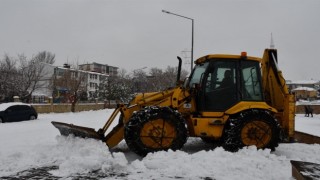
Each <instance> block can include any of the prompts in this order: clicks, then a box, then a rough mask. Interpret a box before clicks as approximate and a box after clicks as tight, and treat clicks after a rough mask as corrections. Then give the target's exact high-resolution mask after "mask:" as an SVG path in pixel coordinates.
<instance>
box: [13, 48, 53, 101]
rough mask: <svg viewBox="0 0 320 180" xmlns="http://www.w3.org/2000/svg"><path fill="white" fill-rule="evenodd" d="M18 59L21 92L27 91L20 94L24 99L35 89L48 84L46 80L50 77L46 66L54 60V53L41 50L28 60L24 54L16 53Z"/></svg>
mask: <svg viewBox="0 0 320 180" xmlns="http://www.w3.org/2000/svg"><path fill="white" fill-rule="evenodd" d="M18 59H19V61H20V68H19V69H20V74H21V75H22V78H21V84H20V85H21V92H28V93H26V94H21V98H22V99H25V98H27V97H30V96H31V94H32V93H33V92H34V91H35V90H37V89H41V88H45V87H46V86H48V84H47V83H46V82H47V81H48V79H49V78H50V77H49V72H48V70H47V69H46V67H47V66H48V65H52V64H53V63H54V62H55V55H54V54H52V53H50V52H47V51H42V52H39V53H38V54H37V55H36V56H34V57H33V58H32V59H31V60H28V59H27V58H26V57H25V56H24V55H18Z"/></svg>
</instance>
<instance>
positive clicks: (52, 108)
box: [32, 103, 116, 113]
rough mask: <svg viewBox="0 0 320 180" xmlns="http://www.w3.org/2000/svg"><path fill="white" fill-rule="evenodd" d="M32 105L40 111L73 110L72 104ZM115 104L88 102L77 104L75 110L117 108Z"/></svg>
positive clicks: (61, 111)
mask: <svg viewBox="0 0 320 180" xmlns="http://www.w3.org/2000/svg"><path fill="white" fill-rule="evenodd" d="M32 106H33V107H34V108H35V109H36V110H37V112H38V113H51V112H55V113H64V112H71V104H32ZM115 107H116V105H115V104H111V105H107V104H104V103H91V104H89V103H86V104H76V107H75V111H76V112H79V111H90V110H99V109H105V108H115Z"/></svg>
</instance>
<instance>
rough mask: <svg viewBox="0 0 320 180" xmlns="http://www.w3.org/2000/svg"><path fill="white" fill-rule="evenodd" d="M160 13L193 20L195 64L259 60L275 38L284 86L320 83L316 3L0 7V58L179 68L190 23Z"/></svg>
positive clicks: (67, 2)
mask: <svg viewBox="0 0 320 180" xmlns="http://www.w3.org/2000/svg"><path fill="white" fill-rule="evenodd" d="M162 9H164V10H167V11H171V12H173V13H176V14H180V15H183V16H187V17H190V18H193V19H194V20H195V27H194V28H195V29H194V30H195V31H194V59H197V58H199V57H201V56H204V55H207V54H215V53H219V54H220V53H230V54H240V52H241V51H247V52H248V55H251V56H258V57H261V56H262V54H263V51H264V49H265V48H268V47H269V46H270V36H271V33H272V34H273V38H274V42H275V46H276V48H277V49H278V56H279V66H280V68H281V69H282V71H283V73H284V75H285V78H286V79H290V80H310V79H316V80H319V79H320V70H319V65H320V62H319V60H320V58H319V57H318V54H317V53H318V52H320V21H319V17H320V1H319V0H223V1H222V0H121V1H120V0H0V23H1V26H0V27H1V28H0V56H2V57H3V55H4V54H9V55H10V56H16V55H17V54H21V53H24V54H25V55H26V56H27V57H32V56H33V55H35V54H36V53H38V52H40V51H44V50H46V51H50V52H52V53H54V54H55V55H56V63H55V65H57V66H60V65H62V64H63V63H65V62H69V63H75V62H79V63H86V62H98V63H103V64H108V65H111V66H117V67H119V68H124V69H126V70H127V71H129V72H130V71H132V70H134V69H139V68H142V67H145V66H147V67H148V68H151V67H158V68H162V69H164V68H166V67H167V66H168V65H169V66H176V65H177V64H178V61H177V60H176V56H183V54H182V51H185V50H186V51H190V49H191V20H188V19H183V18H181V17H177V16H173V15H169V14H165V13H162V12H161V10H162ZM189 56H190V55H189ZM184 60H185V61H184V64H183V66H184V69H187V70H189V69H190V59H187V58H184ZM187 63H189V64H187Z"/></svg>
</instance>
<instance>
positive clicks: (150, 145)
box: [124, 106, 188, 156]
mask: <svg viewBox="0 0 320 180" xmlns="http://www.w3.org/2000/svg"><path fill="white" fill-rule="evenodd" d="M187 136H188V133H187V128H186V126H185V121H184V119H183V118H182V116H181V114H180V113H179V112H176V111H174V110H172V109H171V108H169V107H157V106H150V107H146V108H144V109H142V110H140V111H138V112H136V113H135V114H133V115H132V117H131V118H130V120H129V122H128V123H127V124H126V126H125V133H124V137H125V141H126V143H127V145H128V147H129V148H130V150H131V151H133V152H135V153H136V154H138V155H140V156H145V155H147V154H148V153H149V152H155V151H162V150H165V151H166V150H168V149H172V150H178V149H181V148H182V147H183V145H184V144H185V143H186V141H187Z"/></svg>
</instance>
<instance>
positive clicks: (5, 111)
mask: <svg viewBox="0 0 320 180" xmlns="http://www.w3.org/2000/svg"><path fill="white" fill-rule="evenodd" d="M37 118H38V113H37V111H36V110H35V109H34V107H32V106H31V105H30V104H25V103H20V102H10V103H2V104H0V123H4V122H15V121H23V120H33V119H37Z"/></svg>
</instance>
